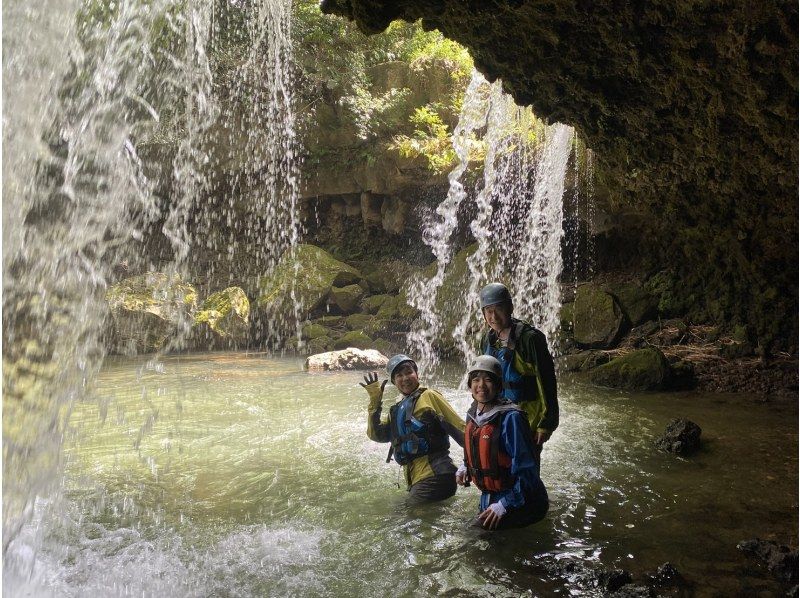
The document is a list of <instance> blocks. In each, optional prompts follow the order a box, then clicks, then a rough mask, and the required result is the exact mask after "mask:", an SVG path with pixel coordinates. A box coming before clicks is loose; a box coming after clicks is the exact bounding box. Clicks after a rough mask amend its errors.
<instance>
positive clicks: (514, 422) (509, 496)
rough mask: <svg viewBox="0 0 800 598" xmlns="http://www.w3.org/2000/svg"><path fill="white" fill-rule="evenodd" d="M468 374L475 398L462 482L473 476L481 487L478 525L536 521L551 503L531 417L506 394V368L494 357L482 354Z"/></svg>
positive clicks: (460, 474) (520, 524)
mask: <svg viewBox="0 0 800 598" xmlns="http://www.w3.org/2000/svg"><path fill="white" fill-rule="evenodd" d="M467 379H468V381H469V389H470V392H471V393H472V398H473V399H474V401H475V402H474V403H473V404H472V406H471V407H470V409H469V411H468V412H467V423H466V430H465V436H464V464H463V465H462V466H461V467H459V469H458V471H457V472H456V481H457V482H458V483H459V484H461V485H462V486H464V485H467V484H468V483H469V482H470V481H472V482H474V483H475V485H476V486H477V487H478V488H479V489H480V490H481V499H480V507H479V509H478V517H477V519H476V521H475V524H476V525H480V526H482V527H484V528H485V529H488V530H498V529H509V528H515V527H525V526H528V525H531V524H532V523H535V522H537V521H539V520H540V519H542V518H543V517H544V516H545V514H546V513H547V510H548V508H549V502H548V499H547V491H546V490H545V487H544V484H543V483H542V480H541V478H540V477H539V458H538V451H537V449H536V447H535V445H534V441H533V434H532V432H531V428H530V424H529V423H528V418H527V417H526V414H525V412H524V411H522V409H521V408H520V407H519V406H518V405H515V404H514V403H512V402H510V401H507V400H505V399H501V398H500V390H501V389H502V379H503V369H502V366H501V364H500V362H499V361H498V360H497V359H495V358H494V357H491V356H489V355H481V356H480V357H478V358H477V359H476V360H475V362H474V363H473V364H472V367H470V369H469V372H468V378H467Z"/></svg>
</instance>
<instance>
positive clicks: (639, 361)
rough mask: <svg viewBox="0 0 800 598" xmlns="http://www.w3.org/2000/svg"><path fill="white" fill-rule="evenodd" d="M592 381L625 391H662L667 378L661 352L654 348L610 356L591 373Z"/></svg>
mask: <svg viewBox="0 0 800 598" xmlns="http://www.w3.org/2000/svg"><path fill="white" fill-rule="evenodd" d="M589 376H590V379H591V381H592V382H593V383H595V384H599V385H601V386H610V387H611V388H624V389H627V390H662V389H664V388H666V387H667V385H668V384H669V381H670V367H669V363H668V362H667V358H666V357H664V354H663V353H662V352H661V351H659V350H658V349H656V348H654V347H650V348H648V349H639V350H637V351H631V352H630V353H628V354H626V355H623V356H622V357H617V358H616V359H612V360H611V361H610V362H608V363H606V364H605V365H601V366H599V367H597V368H595V369H593V370H592V371H591V373H590V375H589Z"/></svg>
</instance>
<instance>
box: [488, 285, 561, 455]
mask: <svg viewBox="0 0 800 598" xmlns="http://www.w3.org/2000/svg"><path fill="white" fill-rule="evenodd" d="M480 299H481V311H482V313H483V317H484V319H485V320H486V323H487V324H488V326H489V330H488V331H486V332H485V333H484V334H483V336H482V338H481V341H480V343H481V345H480V346H481V352H482V353H483V354H485V355H491V356H492V357H495V358H497V360H498V361H500V364H501V366H502V369H503V376H502V378H503V389H502V392H501V395H500V396H501V397H502V398H504V399H506V400H508V401H511V402H512V403H515V404H517V405H519V406H520V407H521V408H522V409H523V411H525V413H526V414H527V416H528V422H529V423H530V425H531V429H532V430H533V434H534V440H535V442H536V445H537V450H538V451H539V452H541V448H542V445H543V444H544V443H545V442H547V440H549V438H550V435H551V434H552V433H553V432H554V431H555V429H556V428H557V427H558V419H559V409H558V387H557V384H556V371H555V366H554V364H553V357H552V356H551V355H550V351H549V349H548V347H547V339H546V338H545V335H544V334H543V333H542V332H541V331H540V330H538V329H536V328H534V327H533V326H531V325H530V324H528V323H527V322H523V321H522V320H518V319H516V318H514V317H512V315H511V314H512V312H513V307H514V306H513V303H512V301H511V293H510V292H509V291H508V288H507V287H506V286H505V285H503V284H501V283H499V282H493V283H491V284H488V285H486V286H485V287H483V289H481V292H480Z"/></svg>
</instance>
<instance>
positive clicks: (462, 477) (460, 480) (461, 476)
mask: <svg viewBox="0 0 800 598" xmlns="http://www.w3.org/2000/svg"><path fill="white" fill-rule="evenodd" d="M466 479H467V466H466V465H465V464H464V463H462V464H461V465H460V467H459V468H458V469H457V470H456V484H458V485H459V486H464V485H465V482H466Z"/></svg>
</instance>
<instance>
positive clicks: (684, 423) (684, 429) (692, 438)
mask: <svg viewBox="0 0 800 598" xmlns="http://www.w3.org/2000/svg"><path fill="white" fill-rule="evenodd" d="M702 432H703V430H702V429H701V428H700V426H698V425H697V424H696V423H694V422H693V421H690V420H688V419H682V418H681V419H673V420H672V421H670V422H669V423H668V424H667V429H666V430H665V432H664V435H663V436H662V437H661V438H659V439H658V440H656V446H657V447H658V448H659V449H661V450H662V451H667V452H669V453H675V454H678V455H688V454H690V453H693V452H694V451H696V450H697V449H698V448H699V446H700V434H702Z"/></svg>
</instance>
